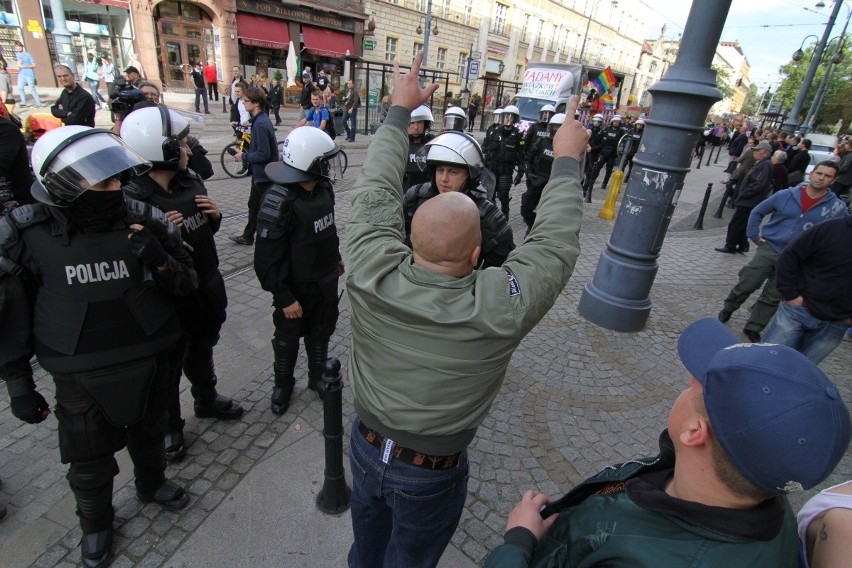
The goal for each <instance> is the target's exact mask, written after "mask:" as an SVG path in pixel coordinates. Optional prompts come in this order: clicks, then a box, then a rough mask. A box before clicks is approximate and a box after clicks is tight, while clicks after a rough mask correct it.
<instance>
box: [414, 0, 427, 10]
mask: <svg viewBox="0 0 852 568" xmlns="http://www.w3.org/2000/svg"><path fill="white" fill-rule="evenodd" d="M414 9H415V10H417V11H418V12H426V0H417V2H415V3H414Z"/></svg>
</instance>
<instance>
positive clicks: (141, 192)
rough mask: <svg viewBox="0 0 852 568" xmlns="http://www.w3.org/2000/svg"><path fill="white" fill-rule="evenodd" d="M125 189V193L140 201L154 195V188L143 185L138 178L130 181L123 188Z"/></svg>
mask: <svg viewBox="0 0 852 568" xmlns="http://www.w3.org/2000/svg"><path fill="white" fill-rule="evenodd" d="M121 189H122V190H123V191H124V195H126V196H127V197H130V198H132V199H136V200H139V201H146V202H147V201H148V200H149V199H151V195H153V193H154V190H153V188H151V187H150V186H147V184H146V185H145V186H143V185H142V184H141V183H139V180H138V179H134V180H131V181H130V183H128V184H127V185H125V186H124V187H122V188H121Z"/></svg>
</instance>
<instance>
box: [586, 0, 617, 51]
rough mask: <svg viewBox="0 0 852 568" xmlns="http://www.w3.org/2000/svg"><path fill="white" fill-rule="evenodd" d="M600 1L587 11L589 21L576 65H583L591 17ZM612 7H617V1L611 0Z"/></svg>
mask: <svg viewBox="0 0 852 568" xmlns="http://www.w3.org/2000/svg"><path fill="white" fill-rule="evenodd" d="M600 5H601V3H600V1H598V2H595V4H594V5H593V6H592V9H591V10H589V20H588V21H587V22H586V34H585V35H584V36H583V47H581V48H580V58H579V59H578V60H577V63H581V64H582V63H583V55H585V54H586V42H587V41H588V39H589V28H590V27H591V25H592V17H594V15H595V12H597V9H598V6H600ZM612 5H613V7H616V6H618V0H612Z"/></svg>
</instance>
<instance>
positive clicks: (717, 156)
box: [713, 144, 722, 164]
mask: <svg viewBox="0 0 852 568" xmlns="http://www.w3.org/2000/svg"><path fill="white" fill-rule="evenodd" d="M721 153H722V145H721V144H719V151H718V152H716V159H715V160H713V163H714V164H718V163H719V155H720V154H721Z"/></svg>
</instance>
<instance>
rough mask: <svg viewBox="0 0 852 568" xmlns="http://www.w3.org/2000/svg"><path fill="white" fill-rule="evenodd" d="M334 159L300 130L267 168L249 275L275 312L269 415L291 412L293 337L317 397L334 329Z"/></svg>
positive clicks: (331, 149) (313, 134)
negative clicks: (267, 181)
mask: <svg viewBox="0 0 852 568" xmlns="http://www.w3.org/2000/svg"><path fill="white" fill-rule="evenodd" d="M339 152H340V147H339V146H337V144H335V143H334V142H333V141H332V140H331V138H329V137H328V136H327V135H326V134H325V133H324V132H322V131H320V130H318V129H316V128H312V127H310V126H302V127H299V128H295V129H293V130H292V131H291V132H290V134H289V135H288V136H287V138H286V139H285V140H284V144H283V154H282V161H280V162H273V163H271V164H268V165H267V166H266V175H268V176H269V177H270V178H271V179H272V180H273V182H274V185H272V187H270V188H269V189H268V190H267V192H266V194H265V195H264V198H263V202H262V203H261V206H260V212H259V213H258V218H257V220H258V232H257V237H258V238H257V242H256V245H255V252H254V269H255V272H256V273H257V278H258V280H259V281H260V285H261V287H262V288H263V289H264V290H266V291H267V292H271V293H272V305H273V307H274V309H275V310H274V312H273V314H272V322H273V323H274V324H275V337H274V339H273V340H272V349H273V352H274V353H275V361H274V371H275V386H274V388H273V389H272V412H273V413H274V414H283V413H284V412H286V411H287V407H288V406H289V405H290V397H291V396H292V394H293V387H294V385H295V382H296V380H295V378H294V376H293V370H294V369H295V367H296V359H297V357H298V354H299V337H304V338H305V352H306V353H307V359H308V388H310V389H311V390H315V391H319V383H320V380H321V378H322V367H323V363H324V362H325V360H326V358H327V357H328V342H329V339H330V338H331V335H332V333H334V329H335V327H336V326H337V315H338V310H337V298H338V297H337V281H338V278H339V277H340V276H341V275H342V274H343V260H342V259H341V256H340V250H339V241H338V238H337V227H336V226H335V224H334V189H333V188H332V185H331V181H330V179H329V175H328V174H329V171H331V169H330V168H331V167H333V164H331V162H332V161H333V160H337V159H339Z"/></svg>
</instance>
